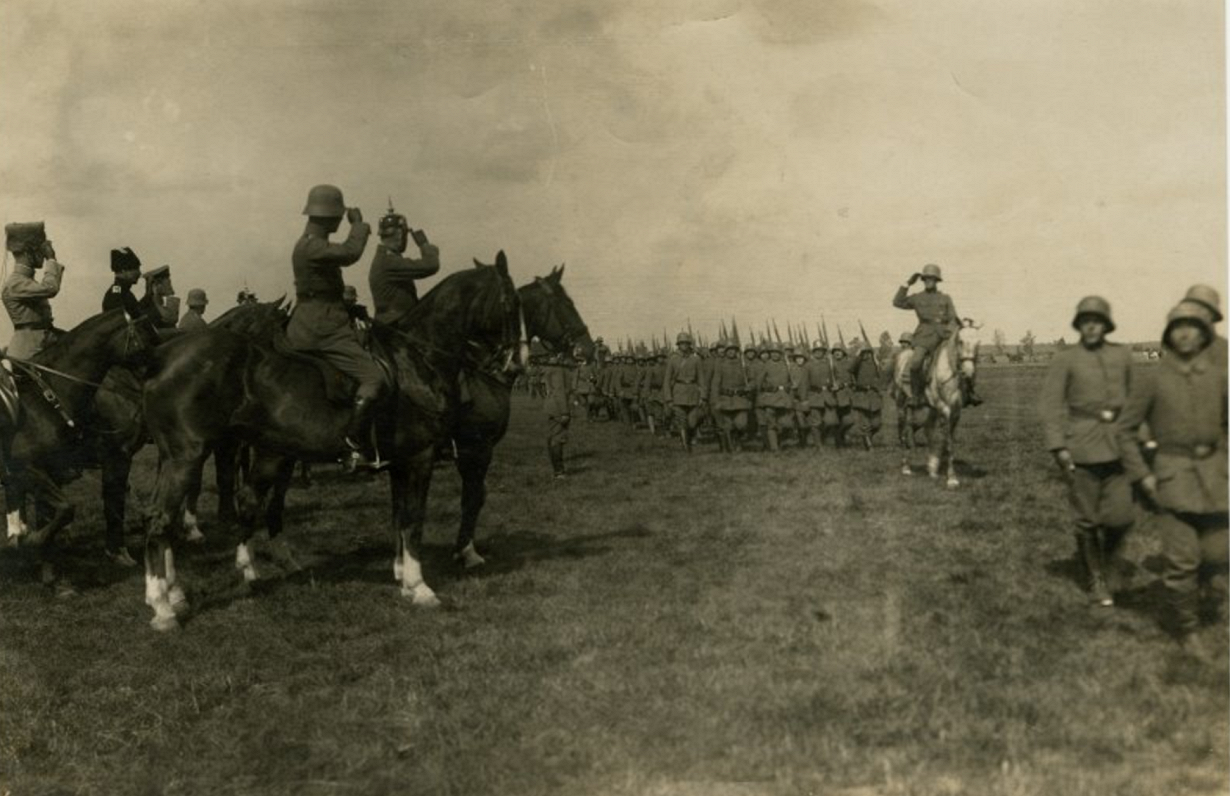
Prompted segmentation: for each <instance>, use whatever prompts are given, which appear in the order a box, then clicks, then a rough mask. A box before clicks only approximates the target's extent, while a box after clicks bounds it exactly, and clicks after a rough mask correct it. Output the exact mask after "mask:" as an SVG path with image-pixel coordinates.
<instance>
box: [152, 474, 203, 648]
mask: <svg viewBox="0 0 1230 796" xmlns="http://www.w3.org/2000/svg"><path fill="white" fill-rule="evenodd" d="M203 461H204V455H203V454H201V455H197V456H194V457H191V458H185V459H179V460H175V461H164V462H162V463H161V466H160V467H159V471H158V483H157V486H156V487H155V489H154V501H153V502H154V507H153V511H152V513H151V515H150V518H149V525H148V526H147V529H146V535H145V603H146V605H148V606H150V607H151V608H153V609H154V618H153V619H151V620H150V626H151V627H153V628H154V629H155V630H174V629H175V628H177V627H179V620H178V619H177V615H178V614H183V613H186V612H187V610H188V600H187V599H186V598H185V596H184V592H183V589H181V588H180V586H179V583H178V582H177V578H176V575H175V552H174V539H175V538H176V537H177V536H178V534H179V532H180V528H179V527H178V525H179V523H180V521H181V519H182V516H181V514H180V511H181V510H182V508H183V505H184V499H185V497H186V495H187V492H188V486H189V484H190V483H191V482H192V479H193V477H194V476H193V473H194V472H197V471H199V470H200V467H201V463H202V462H203Z"/></svg>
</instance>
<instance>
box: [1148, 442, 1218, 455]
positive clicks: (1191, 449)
mask: <svg viewBox="0 0 1230 796" xmlns="http://www.w3.org/2000/svg"><path fill="white" fill-rule="evenodd" d="M1157 452H1158V453H1165V454H1168V455H1170V456H1187V457H1189V458H1192V459H1207V458H1208V457H1210V456H1212V455H1213V454H1214V453H1216V452H1217V445H1214V444H1209V443H1205V442H1198V443H1196V444H1195V445H1178V444H1175V443H1161V444H1159V445H1158V446H1157Z"/></svg>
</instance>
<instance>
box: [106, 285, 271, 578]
mask: <svg viewBox="0 0 1230 796" xmlns="http://www.w3.org/2000/svg"><path fill="white" fill-rule="evenodd" d="M282 302H283V300H282V299H278V300H277V301H272V302H265V303H262V304H240V305H238V306H236V307H232V308H231V309H229V310H227V311H226V312H224V313H223V314H222V315H219V316H218V317H217V318H215V319H214V320H213V321H211V322H210V327H211V328H215V329H229V330H231V331H234V332H237V333H239V334H243V335H250V336H253V337H256V338H258V339H259V338H264V337H268V336H269V335H271V334H272V333H273V331H274V330H275V329H276V328H278V327H279V326H280V325H281V324H282V323H283V322H284V321H285V320H286V314H287V313H286V310H285V308H284V307H283V306H282ZM178 336H179V335H172V336H170V337H168V338H167V342H169V340H172V339H175V338H176V337H178ZM164 344H165V343H164ZM144 379H145V373H144V372H143V370H142V368H140V367H133V366H124V365H120V366H118V367H114V368H112V369H111V370H109V371H108V372H107V375H106V377H105V378H104V379H103V381H102V387H101V388H100V389H99V391H98V394H97V395H96V396H95V399H94V414H95V422H93V423H92V424H91V428H90V437H91V443H92V446H93V448H94V454H95V460H96V461H97V462H98V464H99V468H100V470H101V474H102V502H103V517H104V520H105V522H106V540H107V551H108V553H110V554H119V553H121V552H124V553H126V552H127V551H126V550H125V549H124V547H123V544H124V531H125V514H126V507H125V503H126V500H125V498H126V496H127V494H128V480H129V475H130V474H131V472H132V460H133V457H134V456H136V454H137V452H138V451H140V450H141V448H143V447H145V445H146V443H148V442H149V441H150V437H149V431H148V430H147V429H146V427H145V413H144V409H143V406H142V394H141V389H142V382H143V381H144ZM221 445H222V450H221V451H220V458H221V460H222V461H221V463H220V464H218V465H217V468H216V469H217V473H218V515H219V517H220V518H221V519H222V520H223V521H225V520H228V519H230V520H233V519H234V516H235V494H234V486H233V484H234V480H233V478H231V477H230V467H231V465H232V463H233V462H234V458H235V453H234V449H233V448H234V446H233V445H232V444H231V443H230V441H229V440H223V441H222V443H221ZM199 493H200V481H199V478H198V480H197V483H196V489H194V490H191V491H190V493H189V495H188V498H187V501H186V503H187V505H186V508H185V515H184V530H185V532H186V533H187V534H188V538H189V539H194V538H203V537H202V536H200V530H199V527H198V525H197V519H196V504H197V497H198V496H199Z"/></svg>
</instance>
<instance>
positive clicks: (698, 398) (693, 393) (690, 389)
mask: <svg viewBox="0 0 1230 796" xmlns="http://www.w3.org/2000/svg"><path fill="white" fill-rule="evenodd" d="M700 379H701V370H700V357H699V356H697V355H696V352H695V351H693V352H692V353H690V354H687V355H684V354H683V353H681V352H679V351H675V352H673V353H672V354H671V355H670V358H669V359H668V360H667V361H666V375H665V376H663V378H662V400H663V401H664V402H665V403H666V404H667V405H668V406H670V407H671V412H672V414H673V415H674V418H675V422H676V424H677V425H678V426H679V427H680V428H684V427H686V428H688V429H692V430H694V429H695V428H696V427H697V426H698V425H699V424H700V421H701V417H702V412H701V404H702V395H701V391H700Z"/></svg>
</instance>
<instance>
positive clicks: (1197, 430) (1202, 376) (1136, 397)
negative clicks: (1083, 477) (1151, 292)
mask: <svg viewBox="0 0 1230 796" xmlns="http://www.w3.org/2000/svg"><path fill="white" fill-rule="evenodd" d="M1206 352H1207V348H1206V350H1205V352H1201V353H1200V354H1198V355H1197V356H1196V357H1194V358H1193V359H1191V360H1189V361H1187V362H1184V361H1183V360H1182V359H1181V358H1180V357H1178V356H1177V355H1174V354H1170V355H1169V356H1166V357H1164V358H1163V359H1162V362H1161V364H1160V365H1159V366H1158V367H1157V368H1156V369H1154V373H1153V378H1152V379H1139V380H1138V381H1143V382H1144V383H1143V384H1133V386H1132V394H1131V396H1130V398H1129V400H1128V404H1127V408H1126V409H1125V410H1124V412H1123V415H1122V417H1120V419H1119V422H1118V424H1117V425H1116V428H1115V430H1116V432H1117V435H1118V441H1119V450H1120V453H1121V455H1122V457H1123V466H1124V469H1125V471H1126V472H1127V476H1128V478H1129V479H1130V480H1131V481H1133V482H1135V481H1139V480H1140V479H1142V478H1144V477H1145V476H1146V475H1149V474H1150V472H1152V474H1153V475H1154V476H1156V478H1157V498H1158V504H1159V506H1160V508H1161V509H1162V511H1163V514H1162V516H1161V517H1160V518H1159V519H1158V521H1157V522H1155V523H1154V528H1155V531H1156V532H1157V534H1158V535H1159V536H1160V537H1161V540H1162V552H1163V555H1164V557H1165V559H1166V562H1165V565H1164V569H1163V571H1162V581H1163V583H1164V584H1165V585H1166V586H1167V587H1168V588H1169V589H1171V590H1172V593H1174V594H1175V595H1177V596H1178V598H1179V601H1180V604H1181V605H1182V606H1183V607H1182V608H1181V610H1180V616H1179V621H1180V625H1181V627H1180V629H1181V630H1184V631H1187V630H1192V629H1194V627H1195V624H1196V620H1197V617H1196V613H1195V608H1194V606H1192V605H1191V602H1190V601H1191V600H1193V599H1194V598H1195V596H1196V592H1197V588H1198V584H1199V581H1200V578H1201V576H1202V575H1203V576H1209V575H1213V574H1218V575H1221V576H1223V577H1224V575H1225V571H1226V563H1227V544H1228V536H1227V512H1228V509H1230V506H1228V503H1230V496H1228V495H1227V491H1228V481H1227V478H1228V475H1227V469H1226V399H1227V393H1226V369H1225V368H1224V367H1219V366H1218V365H1217V363H1216V360H1215V359H1214V358H1212V357H1207V356H1204V354H1205V353H1206ZM1144 422H1147V423H1148V424H1149V427H1150V429H1151V430H1152V432H1153V436H1154V439H1156V440H1157V445H1158V447H1157V455H1156V458H1155V459H1154V461H1153V467H1152V470H1150V467H1149V465H1148V464H1147V463H1146V462H1145V460H1144V458H1143V456H1142V455H1141V452H1140V449H1139V448H1138V447H1137V445H1136V429H1137V427H1138V426H1139V425H1140V424H1141V423H1144Z"/></svg>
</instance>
